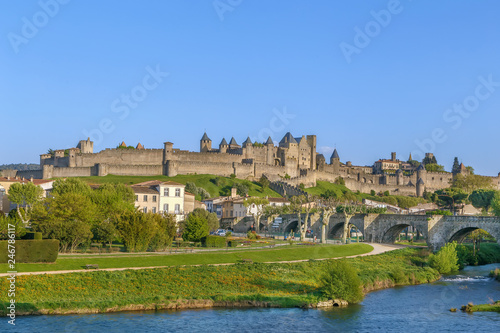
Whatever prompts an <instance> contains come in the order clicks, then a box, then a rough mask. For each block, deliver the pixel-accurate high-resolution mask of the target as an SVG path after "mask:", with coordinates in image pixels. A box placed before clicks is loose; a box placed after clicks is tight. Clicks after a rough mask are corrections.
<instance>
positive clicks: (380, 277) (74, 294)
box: [0, 246, 439, 314]
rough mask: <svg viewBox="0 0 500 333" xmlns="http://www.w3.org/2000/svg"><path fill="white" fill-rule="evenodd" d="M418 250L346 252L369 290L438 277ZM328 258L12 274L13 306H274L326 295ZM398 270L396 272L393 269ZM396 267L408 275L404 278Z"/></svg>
mask: <svg viewBox="0 0 500 333" xmlns="http://www.w3.org/2000/svg"><path fill="white" fill-rule="evenodd" d="M344 247H345V248H348V247H347V246H344ZM422 256H425V254H422V250H419V249H411V248H407V249H401V250H396V251H391V252H388V253H384V254H380V255H375V256H369V257H357V258H351V259H346V260H347V262H348V263H350V264H352V265H353V266H355V267H356V268H357V269H358V274H361V276H360V277H361V279H362V281H363V284H364V286H365V290H367V289H373V288H372V286H371V284H372V282H373V281H379V282H381V283H378V284H377V285H376V287H378V288H384V287H389V286H393V285H397V284H401V285H403V284H417V283H426V282H431V281H435V280H436V279H438V278H439V273H437V271H435V270H433V269H431V268H429V267H420V266H418V265H415V264H414V263H413V262H415V260H414V259H415V258H420V257H422ZM367 259H369V260H367ZM328 265H329V261H328V260H325V261H315V260H310V261H307V262H300V263H278V264H262V263H254V264H247V263H244V264H243V263H242V264H236V265H230V266H206V265H203V266H185V267H179V266H176V267H168V268H156V269H144V270H125V271H112V272H108V271H92V272H89V273H86V274H81V273H69V274H44V275H22V276H17V277H16V311H17V314H21V313H23V312H24V313H25V314H26V313H29V312H31V313H54V312H55V313H57V312H58V313H71V312H72V313H82V312H86V311H87V312H91V311H98V312H106V311H120V310H132V309H162V308H166V305H167V304H168V303H171V302H182V301H183V300H184V301H186V300H187V301H194V302H195V301H196V300H212V301H228V302H231V301H264V302H269V303H270V305H272V306H280V307H295V306H304V305H306V304H311V303H317V302H318V301H321V300H324V299H325V298H324V296H322V293H321V289H320V288H321V285H320V280H321V277H322V276H323V274H324V273H325V272H326V270H327V269H328ZM396 271H398V272H399V273H398V275H395V277H393V276H392V275H391V273H390V272H396ZM399 275H401V276H408V277H411V278H406V279H401V278H400V277H399ZM397 279H400V280H399V281H397ZM382 282H383V283H382ZM8 283H9V281H7V280H6V279H0V289H1V290H6V289H7V288H8ZM367 286H368V288H366V287H367ZM7 302H8V297H7V293H4V294H2V295H0V314H5V310H6V305H7V304H8V303H7ZM226 305H228V306H230V305H231V304H226ZM40 310H42V311H40ZM38 311H40V312H38Z"/></svg>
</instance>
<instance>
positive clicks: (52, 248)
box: [0, 239, 59, 263]
mask: <svg viewBox="0 0 500 333" xmlns="http://www.w3.org/2000/svg"><path fill="white" fill-rule="evenodd" d="M7 244H8V241H0V263H7V262H8V260H9V259H11V258H9V257H8V254H9V252H8V251H7V249H8V246H7ZM15 250H16V252H15V260H16V263H34V262H55V261H56V259H57V255H58V253H59V241H58V240H56V239H42V240H39V239H35V240H16V243H15Z"/></svg>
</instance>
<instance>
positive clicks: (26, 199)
mask: <svg viewBox="0 0 500 333" xmlns="http://www.w3.org/2000/svg"><path fill="white" fill-rule="evenodd" d="M42 194H43V189H42V188H41V187H39V186H36V185H35V184H33V183H31V182H29V183H26V184H22V183H14V184H12V185H11V186H10V188H9V194H8V195H7V197H8V199H9V200H10V201H11V202H13V203H14V204H16V206H17V214H18V216H19V218H20V219H21V221H22V222H23V223H24V225H25V226H28V225H29V223H30V219H31V212H32V209H33V206H34V205H35V204H37V203H39V202H40V200H41V199H42ZM21 206H23V207H22V208H21Z"/></svg>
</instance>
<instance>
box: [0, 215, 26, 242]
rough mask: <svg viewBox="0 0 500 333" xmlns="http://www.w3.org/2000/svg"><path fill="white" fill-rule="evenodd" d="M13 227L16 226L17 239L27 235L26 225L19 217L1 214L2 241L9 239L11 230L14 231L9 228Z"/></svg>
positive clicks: (0, 231)
mask: <svg viewBox="0 0 500 333" xmlns="http://www.w3.org/2000/svg"><path fill="white" fill-rule="evenodd" d="M11 226H14V235H15V236H16V238H21V237H23V236H24V235H25V234H26V229H25V228H24V223H23V222H22V221H21V220H20V219H19V217H18V216H17V215H14V217H10V216H9V217H7V216H5V214H3V213H0V239H9V229H10V230H12V228H9V227H11Z"/></svg>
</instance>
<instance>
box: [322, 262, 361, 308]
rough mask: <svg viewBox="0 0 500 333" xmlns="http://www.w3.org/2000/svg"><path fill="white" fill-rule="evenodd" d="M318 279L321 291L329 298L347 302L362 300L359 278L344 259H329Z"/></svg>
mask: <svg viewBox="0 0 500 333" xmlns="http://www.w3.org/2000/svg"><path fill="white" fill-rule="evenodd" d="M320 281H321V282H320V284H321V291H322V293H323V295H325V296H326V297H328V298H329V299H342V300H345V301H348V302H349V303H358V302H360V301H361V300H363V287H362V283H361V279H360V278H359V276H358V273H357V271H356V269H355V268H354V267H352V266H351V265H349V264H348V263H347V261H345V259H339V260H329V262H328V266H327V269H326V272H325V273H324V274H323V276H322V277H321V280H320Z"/></svg>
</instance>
